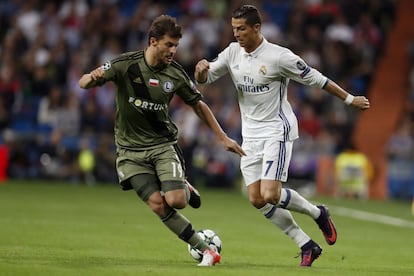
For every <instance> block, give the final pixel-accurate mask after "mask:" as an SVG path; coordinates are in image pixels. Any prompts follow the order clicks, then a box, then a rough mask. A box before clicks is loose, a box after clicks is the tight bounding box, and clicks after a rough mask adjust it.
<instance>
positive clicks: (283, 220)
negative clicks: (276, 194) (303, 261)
mask: <svg viewBox="0 0 414 276" xmlns="http://www.w3.org/2000/svg"><path fill="white" fill-rule="evenodd" d="M259 211H260V212H261V213H262V214H263V215H264V216H265V217H266V218H267V219H268V220H270V221H271V222H272V223H273V224H274V225H276V226H277V227H278V228H279V229H280V230H282V231H283V232H284V233H285V234H286V235H288V236H289V237H290V238H291V239H293V240H294V241H295V243H296V244H297V245H298V246H299V247H302V246H303V245H304V244H306V243H307V242H308V241H309V240H310V237H309V236H308V235H306V233H305V232H303V230H302V229H301V228H300V227H299V226H298V225H297V223H296V221H295V220H294V219H293V216H292V214H291V213H290V212H289V211H288V210H285V209H282V208H277V207H276V206H274V205H272V204H270V203H267V204H266V205H265V206H263V207H262V208H260V209H259Z"/></svg>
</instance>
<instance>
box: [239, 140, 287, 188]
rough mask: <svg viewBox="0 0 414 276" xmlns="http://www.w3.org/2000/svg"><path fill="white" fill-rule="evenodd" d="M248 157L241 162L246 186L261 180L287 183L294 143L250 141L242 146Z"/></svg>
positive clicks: (244, 142) (244, 157)
mask: <svg viewBox="0 0 414 276" xmlns="http://www.w3.org/2000/svg"><path fill="white" fill-rule="evenodd" d="M242 147H243V149H244V151H245V152H246V156H243V157H242V158H241V161H240V169H241V172H242V175H243V178H244V183H245V184H246V186H249V185H250V184H253V182H255V181H257V180H260V179H270V180H278V181H281V182H286V181H287V178H288V170H289V164H290V159H291V157H292V147H293V141H287V142H282V141H277V140H276V139H275V140H271V139H269V140H250V141H243V145H242Z"/></svg>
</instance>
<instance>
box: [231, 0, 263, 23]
mask: <svg viewBox="0 0 414 276" xmlns="http://www.w3.org/2000/svg"><path fill="white" fill-rule="evenodd" d="M232 17H233V18H235V19H239V18H244V19H246V24H247V25H249V26H254V25H255V24H262V18H261V16H260V13H259V11H258V10H257V8H256V7H255V6H253V5H243V6H241V7H240V8H237V9H236V10H234V12H233V15H232Z"/></svg>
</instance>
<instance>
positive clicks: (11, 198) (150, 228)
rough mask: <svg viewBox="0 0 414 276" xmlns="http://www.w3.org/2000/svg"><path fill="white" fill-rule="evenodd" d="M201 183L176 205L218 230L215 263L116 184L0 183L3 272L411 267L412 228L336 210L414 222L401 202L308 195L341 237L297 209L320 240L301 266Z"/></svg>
mask: <svg viewBox="0 0 414 276" xmlns="http://www.w3.org/2000/svg"><path fill="white" fill-rule="evenodd" d="M201 192H202V196H203V205H202V207H201V208H200V209H198V210H194V209H191V208H190V207H188V208H186V209H185V210H184V211H183V213H184V214H185V215H186V216H187V217H188V218H189V219H190V220H191V221H192V223H193V225H194V226H195V228H197V229H201V228H211V229H213V230H215V231H216V232H218V233H219V235H220V237H221V239H222V241H223V251H222V262H221V263H220V264H218V265H217V266H215V267H197V266H196V263H195V262H194V261H193V260H192V259H191V257H190V256H189V254H188V252H187V246H186V244H184V243H183V242H181V241H180V240H179V239H178V238H176V237H175V236H174V235H173V234H172V233H170V232H169V231H168V230H167V229H166V228H165V227H164V225H163V224H162V223H161V222H160V221H159V220H158V218H157V217H156V216H155V215H153V214H152V213H151V212H150V211H149V209H148V208H147V207H146V206H145V205H144V204H143V203H142V202H140V201H139V199H138V198H137V197H136V196H135V194H134V193H133V192H122V191H121V190H119V189H118V187H117V185H101V186H92V187H88V186H82V185H71V184H65V183H43V184H42V183H39V182H27V183H22V182H10V183H7V184H0V275H167V274H168V275H254V276H259V275H414V262H413V256H414V253H413V252H414V251H413V250H414V241H413V238H414V235H413V233H414V228H410V227H398V226H392V225H386V224H383V223H377V222H370V221H364V220H361V219H355V218H352V217H349V216H346V215H343V214H338V213H335V207H347V208H352V209H358V210H365V211H370V212H375V213H378V214H384V215H387V216H392V217H397V218H401V219H404V220H407V221H411V222H412V223H414V219H413V217H412V215H411V212H410V204H409V203H407V202H406V203H404V202H403V203H398V202H394V203H392V202H387V203H384V202H358V201H344V200H334V199H322V198H317V199H313V200H314V201H315V202H316V201H317V202H325V203H328V204H329V205H330V206H332V207H331V213H332V216H333V218H334V220H335V223H336V225H337V228H338V232H339V233H338V236H339V238H338V242H337V244H336V245H334V246H328V245H326V243H325V242H324V240H323V237H322V235H321V233H320V231H319V229H318V228H317V226H316V224H315V223H314V222H313V221H312V220H311V219H310V218H309V217H306V216H304V215H295V218H296V219H297V221H298V223H299V224H300V225H301V226H302V228H303V229H304V230H305V231H306V232H307V233H308V234H309V235H310V236H311V237H313V238H314V239H315V240H316V241H317V242H319V243H320V244H321V245H322V246H323V248H324V252H323V255H322V256H321V258H320V259H319V260H317V261H316V262H315V263H314V266H313V267H312V268H300V267H298V264H299V262H300V258H294V256H295V255H296V254H297V253H298V252H299V250H298V248H297V247H296V245H295V244H294V242H293V241H291V240H290V239H288V238H287V237H286V236H285V235H284V234H282V233H281V232H280V231H279V230H277V229H276V228H275V227H274V226H273V225H272V224H270V223H269V222H268V221H266V220H265V219H263V218H262V216H261V215H260V214H259V213H258V212H257V211H256V210H254V209H253V208H252V207H251V206H250V205H249V203H248V200H247V199H246V198H245V197H244V196H242V195H241V194H240V193H238V192H235V191H227V190H223V191H222V190H204V189H203V190H202V191H201Z"/></svg>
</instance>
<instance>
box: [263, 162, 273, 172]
mask: <svg viewBox="0 0 414 276" xmlns="http://www.w3.org/2000/svg"><path fill="white" fill-rule="evenodd" d="M266 164H267V169H266V172H265V176H267V174H268V173H269V170H270V167H272V165H273V160H268V161H266Z"/></svg>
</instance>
